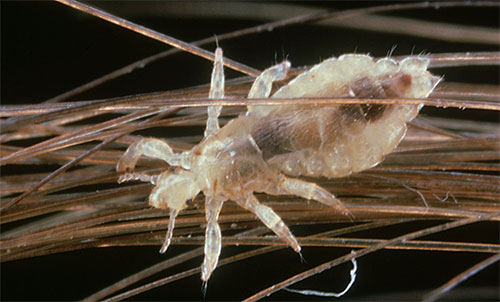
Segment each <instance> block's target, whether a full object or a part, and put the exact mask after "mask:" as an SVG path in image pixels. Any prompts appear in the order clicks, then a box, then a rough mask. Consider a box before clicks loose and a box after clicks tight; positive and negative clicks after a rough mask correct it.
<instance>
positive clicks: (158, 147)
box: [116, 138, 190, 182]
mask: <svg viewBox="0 0 500 302" xmlns="http://www.w3.org/2000/svg"><path fill="white" fill-rule="evenodd" d="M142 155H145V156H148V157H152V158H158V159H162V160H164V161H166V162H167V163H168V164H169V165H171V166H181V167H183V168H185V169H189V166H190V164H189V162H190V153H189V152H183V153H180V154H176V153H174V152H173V151H172V148H170V146H169V145H168V144H167V143H166V142H164V141H162V140H159V139H156V138H143V139H141V140H139V141H137V142H135V143H133V144H132V145H130V146H129V147H128V149H127V151H126V152H125V153H124V154H123V156H122V158H120V160H119V161H118V164H117V165H116V171H117V172H124V171H130V172H131V171H133V170H134V168H135V165H136V163H137V160H139V158H140V157H141V156H142ZM130 179H134V178H131V177H129V176H127V175H124V176H122V177H120V180H119V182H122V181H126V180H130Z"/></svg>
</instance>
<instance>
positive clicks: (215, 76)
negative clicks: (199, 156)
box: [205, 47, 224, 137]
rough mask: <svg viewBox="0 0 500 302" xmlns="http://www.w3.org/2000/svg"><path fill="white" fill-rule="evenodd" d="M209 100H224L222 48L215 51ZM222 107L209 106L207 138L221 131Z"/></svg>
mask: <svg viewBox="0 0 500 302" xmlns="http://www.w3.org/2000/svg"><path fill="white" fill-rule="evenodd" d="M208 98H209V99H222V98H224V61H223V58H222V48H219V47H217V49H216V50H215V61H214V68H213V69H212V80H211V82H210V92H209V94H208ZM221 110H222V106H208V108H207V112H208V119H207V127H206V129H205V137H207V136H209V135H212V134H214V133H215V132H217V131H219V129H220V127H219V120H218V118H219V115H220V112H221Z"/></svg>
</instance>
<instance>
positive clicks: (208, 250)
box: [201, 196, 224, 282]
mask: <svg viewBox="0 0 500 302" xmlns="http://www.w3.org/2000/svg"><path fill="white" fill-rule="evenodd" d="M223 203H224V200H222V199H219V198H217V197H210V196H207V197H206V200H205V218H206V220H207V228H206V231H205V259H204V260H203V264H202V266H201V279H202V280H203V281H205V282H206V281H208V279H209V278H210V275H211V274H212V272H213V271H214V269H215V267H216V266H217V262H218V260H219V255H220V250H221V246H222V235H221V231H220V227H219V224H218V223H217V220H218V219H219V213H220V210H221V208H222V204H223Z"/></svg>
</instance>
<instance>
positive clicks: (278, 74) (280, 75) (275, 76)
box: [247, 61, 291, 112]
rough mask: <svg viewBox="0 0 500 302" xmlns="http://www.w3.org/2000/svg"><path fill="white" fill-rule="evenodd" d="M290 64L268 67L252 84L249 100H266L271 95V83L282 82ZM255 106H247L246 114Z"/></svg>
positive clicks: (284, 62) (283, 63)
mask: <svg viewBox="0 0 500 302" xmlns="http://www.w3.org/2000/svg"><path fill="white" fill-rule="evenodd" d="M290 65H291V64H290V62H288V61H283V62H282V63H280V64H277V65H274V66H271V67H269V68H268V69H266V70H264V71H263V72H262V73H261V74H260V75H259V76H258V77H257V79H255V81H254V82H253V84H252V88H250V92H249V93H248V98H249V99H258V98H267V97H269V95H270V94H271V89H272V88H273V82H274V81H279V80H283V79H285V77H286V74H287V73H288V70H289V69H290ZM254 108H255V106H247V110H248V112H252V111H254Z"/></svg>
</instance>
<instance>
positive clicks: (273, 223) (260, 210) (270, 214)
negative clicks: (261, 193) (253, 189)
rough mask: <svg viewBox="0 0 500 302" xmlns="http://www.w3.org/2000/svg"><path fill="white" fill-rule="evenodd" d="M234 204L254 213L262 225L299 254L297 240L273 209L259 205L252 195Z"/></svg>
mask: <svg viewBox="0 0 500 302" xmlns="http://www.w3.org/2000/svg"><path fill="white" fill-rule="evenodd" d="M236 202H237V203H238V204H239V205H240V206H241V207H242V208H245V209H247V210H249V211H250V212H252V213H254V214H255V216H257V217H258V218H259V219H260V220H261V221H262V223H264V224H265V225H266V226H267V227H268V228H269V229H271V230H272V231H273V232H274V233H275V234H276V235H278V237H280V238H281V239H283V240H284V241H285V242H287V243H288V244H289V245H290V246H291V247H292V248H293V250H294V251H295V252H297V253H300V245H299V243H298V242H297V239H295V236H293V234H292V232H290V229H288V227H287V226H286V224H285V223H284V222H283V220H281V217H280V216H279V215H278V214H276V212H274V211H273V209H271V208H270V207H268V206H265V205H263V204H261V203H260V202H259V200H257V198H256V197H255V196H254V195H253V194H249V195H248V196H247V198H246V199H240V200H238V199H236Z"/></svg>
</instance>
